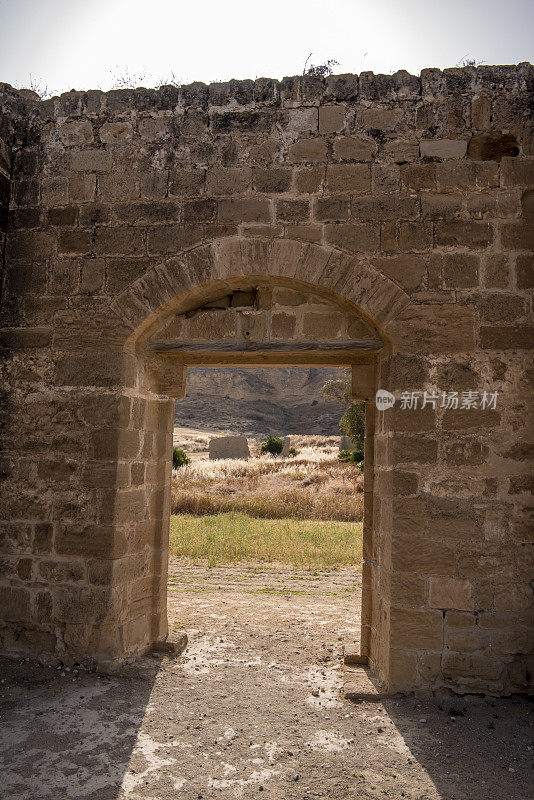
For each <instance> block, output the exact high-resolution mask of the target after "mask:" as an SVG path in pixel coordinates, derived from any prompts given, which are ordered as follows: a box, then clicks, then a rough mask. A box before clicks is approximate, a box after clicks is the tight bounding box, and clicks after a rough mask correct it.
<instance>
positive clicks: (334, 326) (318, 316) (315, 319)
mask: <svg viewBox="0 0 534 800" xmlns="http://www.w3.org/2000/svg"><path fill="white" fill-rule="evenodd" d="M342 325H343V315H342V314H340V313H338V312H336V311H332V312H329V313H327V312H320V311H306V312H305V314H304V318H303V321H302V334H303V336H304V337H305V338H306V339H311V340H313V341H316V340H325V341H327V340H332V339H337V338H338V337H339V336H340V334H341V328H342Z"/></svg>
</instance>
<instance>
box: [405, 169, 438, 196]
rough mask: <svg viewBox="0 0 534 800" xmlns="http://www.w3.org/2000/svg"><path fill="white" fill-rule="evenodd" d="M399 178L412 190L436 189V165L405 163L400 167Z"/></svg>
mask: <svg viewBox="0 0 534 800" xmlns="http://www.w3.org/2000/svg"><path fill="white" fill-rule="evenodd" d="M401 180H402V183H403V185H404V186H405V187H406V188H407V189H413V190H414V191H420V190H422V189H436V165H435V164H405V165H403V166H402V168H401Z"/></svg>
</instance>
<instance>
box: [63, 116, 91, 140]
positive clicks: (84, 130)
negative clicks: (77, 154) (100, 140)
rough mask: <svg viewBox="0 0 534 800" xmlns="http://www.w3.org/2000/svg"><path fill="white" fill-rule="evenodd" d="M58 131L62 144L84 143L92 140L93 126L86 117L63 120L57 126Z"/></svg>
mask: <svg viewBox="0 0 534 800" xmlns="http://www.w3.org/2000/svg"><path fill="white" fill-rule="evenodd" d="M58 133H59V136H60V138H61V141H62V142H63V144H65V145H67V146H71V145H84V144H91V142H93V141H94V138H95V137H94V134H93V126H92V125H91V123H90V121H89V120H88V119H77V120H73V121H72V122H64V123H63V124H62V125H59V126H58Z"/></svg>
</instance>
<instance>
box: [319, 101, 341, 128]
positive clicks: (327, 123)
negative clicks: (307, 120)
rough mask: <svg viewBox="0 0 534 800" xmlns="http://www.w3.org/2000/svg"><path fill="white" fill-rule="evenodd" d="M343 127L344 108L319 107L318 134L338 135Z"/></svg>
mask: <svg viewBox="0 0 534 800" xmlns="http://www.w3.org/2000/svg"><path fill="white" fill-rule="evenodd" d="M344 127H345V106H320V107H319V133H322V134H329V133H339V132H340V131H342V130H343V128H344Z"/></svg>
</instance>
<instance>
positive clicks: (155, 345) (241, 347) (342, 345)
mask: <svg viewBox="0 0 534 800" xmlns="http://www.w3.org/2000/svg"><path fill="white" fill-rule="evenodd" d="M382 347H383V342H381V341H379V340H376V339H357V340H354V341H349V342H338V341H335V342H246V341H244V342H201V343H194V344H193V343H190V342H179V341H165V342H149V343H148V344H147V349H148V350H149V351H151V352H156V353H179V354H180V355H181V356H188V355H193V354H195V355H197V354H208V353H210V354H211V353H213V354H215V353H219V354H221V355H223V354H230V353H234V354H237V353H243V354H245V353H256V354H260V353H265V354H269V355H276V354H277V353H280V354H282V353H283V354H288V353H327V352H328V353H332V352H335V353H337V354H339V353H342V352H346V353H347V354H350V353H351V352H354V351H356V352H361V351H367V352H369V353H377V352H378V351H379V350H381V349H382Z"/></svg>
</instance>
